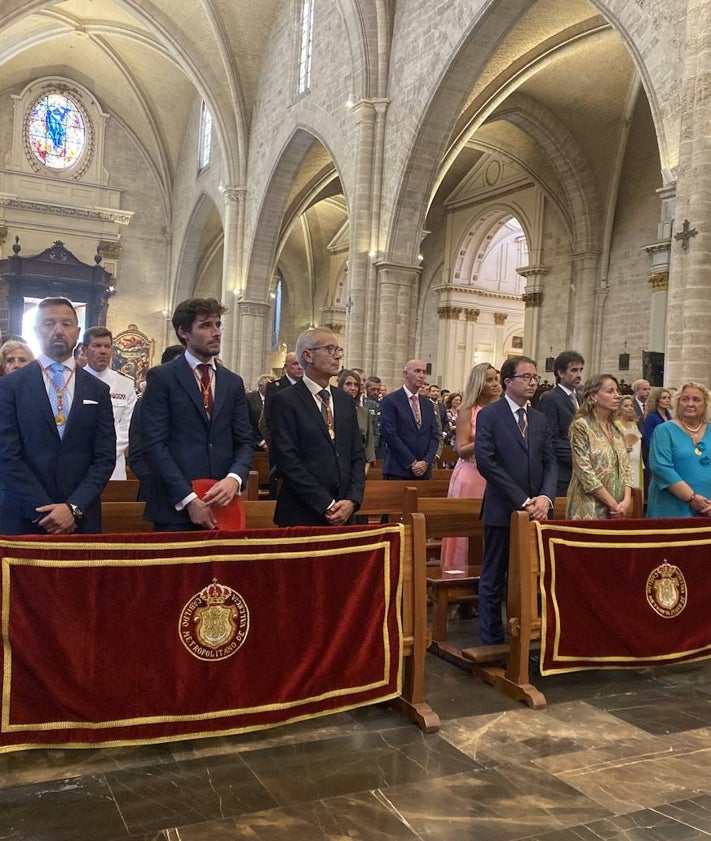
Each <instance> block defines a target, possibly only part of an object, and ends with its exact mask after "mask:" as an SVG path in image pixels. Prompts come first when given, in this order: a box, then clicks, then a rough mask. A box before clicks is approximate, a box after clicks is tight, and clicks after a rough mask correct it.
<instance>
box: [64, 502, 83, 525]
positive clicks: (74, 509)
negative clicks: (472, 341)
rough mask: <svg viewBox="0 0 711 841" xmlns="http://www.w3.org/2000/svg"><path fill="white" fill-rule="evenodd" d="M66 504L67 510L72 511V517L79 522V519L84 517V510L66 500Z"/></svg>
mask: <svg viewBox="0 0 711 841" xmlns="http://www.w3.org/2000/svg"><path fill="white" fill-rule="evenodd" d="M67 506H68V507H69V510H70V511H71V512H72V515H73V516H74V519H75V520H76V521H77V522H79V520H83V519H84V512H83V511H82V510H81V508H80V507H79V506H78V505H73V504H72V503H71V502H68V503H67Z"/></svg>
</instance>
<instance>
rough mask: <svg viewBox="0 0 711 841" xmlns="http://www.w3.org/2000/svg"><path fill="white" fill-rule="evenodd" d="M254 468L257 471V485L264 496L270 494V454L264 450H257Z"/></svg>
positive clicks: (253, 463) (253, 462)
mask: <svg viewBox="0 0 711 841" xmlns="http://www.w3.org/2000/svg"><path fill="white" fill-rule="evenodd" d="M252 470H255V471H256V473H257V480H258V481H257V485H258V488H259V490H260V491H261V492H262V494H261V495H262V496H264V497H266V496H268V494H269V456H268V455H267V453H266V452H265V451H264V450H255V451H254V459H253V461H252Z"/></svg>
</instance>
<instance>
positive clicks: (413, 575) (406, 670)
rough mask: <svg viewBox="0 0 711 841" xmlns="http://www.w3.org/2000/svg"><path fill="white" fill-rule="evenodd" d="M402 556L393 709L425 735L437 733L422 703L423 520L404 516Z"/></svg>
mask: <svg viewBox="0 0 711 841" xmlns="http://www.w3.org/2000/svg"><path fill="white" fill-rule="evenodd" d="M403 520H404V523H405V552H404V566H403V582H402V632H403V657H404V660H403V675H402V693H401V694H400V696H399V697H398V698H396V699H395V700H394V701H393V704H394V706H395V708H396V709H397V710H398V711H399V712H400V713H401V714H402V715H404V716H406V717H407V718H408V719H409V720H410V721H413V722H414V723H415V724H417V725H418V726H419V727H420V729H421V730H423V731H424V732H425V733H436V732H437V731H438V730H439V728H440V721H439V716H438V715H437V713H436V712H434V710H433V709H432V708H431V707H430V706H429V704H427V703H426V702H425V653H426V650H427V586H426V582H425V541H426V538H425V518H424V517H423V516H422V514H406V515H404V518H403Z"/></svg>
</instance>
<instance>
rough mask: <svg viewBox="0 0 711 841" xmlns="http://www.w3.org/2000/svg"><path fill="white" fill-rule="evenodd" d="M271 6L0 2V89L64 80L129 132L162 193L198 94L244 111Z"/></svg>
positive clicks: (268, 0)
mask: <svg viewBox="0 0 711 841" xmlns="http://www.w3.org/2000/svg"><path fill="white" fill-rule="evenodd" d="M279 7H280V3H279V0H260V2H259V13H258V14H255V13H254V12H255V9H254V4H252V3H250V2H249V0H200V2H197V0H122V2H120V3H119V2H114V1H113V0H67V2H60V3H56V2H46V3H38V2H21V0H6V2H3V3H2V4H0V67H2V75H1V76H0V90H4V91H7V90H10V89H12V88H14V87H16V86H20V85H24V84H26V83H27V81H28V80H29V79H31V78H37V77H38V76H41V75H70V76H71V77H72V78H74V79H76V80H77V81H79V82H81V83H83V84H85V85H86V86H87V87H88V88H90V89H91V90H92V91H93V92H94V93H95V94H96V95H97V96H98V97H99V100H100V101H101V103H102V106H103V107H104V109H105V110H107V111H108V112H109V113H110V114H111V115H112V116H114V117H115V118H117V119H119V120H121V121H123V122H124V123H125V125H127V126H130V128H131V131H132V132H133V133H134V136H136V138H137V139H138V141H139V142H140V144H141V145H142V147H143V149H144V151H145V153H146V154H147V155H149V156H150V157H151V158H152V161H153V165H154V167H155V168H156V170H157V171H159V172H161V173H162V174H163V179H164V182H165V187H166V188H167V189H170V186H171V183H172V178H173V176H174V174H175V171H176V168H177V165H178V160H179V156H180V151H181V146H182V142H183V134H182V128H183V127H184V126H185V125H186V124H187V123H188V114H189V110H190V108H191V107H192V105H193V104H194V102H195V99H196V97H197V96H198V95H199V96H201V97H204V98H206V99H207V100H208V101H209V102H212V103H213V105H215V104H218V103H219V105H220V109H221V111H223V112H224V113H225V114H229V113H232V114H237V115H238V116H237V119H239V114H242V116H243V119H244V120H245V121H246V120H247V119H248V115H249V114H251V111H252V108H253V106H254V99H255V92H256V85H257V80H258V76H259V71H260V67H261V63H262V57H263V54H264V50H265V48H266V44H267V40H268V38H269V35H270V31H271V28H272V25H273V22H274V19H275V16H276V14H277V12H278V10H279ZM227 130H228V131H232V132H233V133H234V134H235V135H236V134H237V133H238V132H237V129H236V128H235V126H229V125H228V126H227Z"/></svg>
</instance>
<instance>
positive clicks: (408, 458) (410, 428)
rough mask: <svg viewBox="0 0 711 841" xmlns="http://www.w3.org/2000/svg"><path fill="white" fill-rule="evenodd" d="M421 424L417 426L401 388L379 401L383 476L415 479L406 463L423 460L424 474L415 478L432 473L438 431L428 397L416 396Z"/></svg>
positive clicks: (437, 445)
mask: <svg viewBox="0 0 711 841" xmlns="http://www.w3.org/2000/svg"><path fill="white" fill-rule="evenodd" d="M418 400H419V403H420V418H421V420H422V423H421V425H420V427H419V429H418V427H417V424H416V423H415V416H414V414H413V413H412V407H411V406H410V401H409V400H408V399H407V395H406V394H405V390H404V389H403V388H399V389H397V391H393V392H391V393H390V394H386V395H385V397H383V399H382V400H381V402H380V440H381V441H383V440H384V441H385V443H386V444H387V446H388V448H387V450H386V451H385V458H384V459H383V475H384V476H393V477H396V478H398V479H400V478H402V479H416V478H418V477H416V476H415V475H414V473H413V472H412V470H410V465H411V464H412V463H413V462H414V461H426V462H427V464H429V465H430V466H429V468H428V469H427V473H425V475H424V476H421V477H419V478H421V479H428V478H429V476H430V474H431V472H432V464H433V463H434V460H435V456H436V455H437V449H438V448H439V445H440V432H439V427H438V425H437V420H436V418H435V410H434V406H433V405H432V401H431V400H430V399H429V397H422V396H421V395H420V396H419V397H418Z"/></svg>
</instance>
